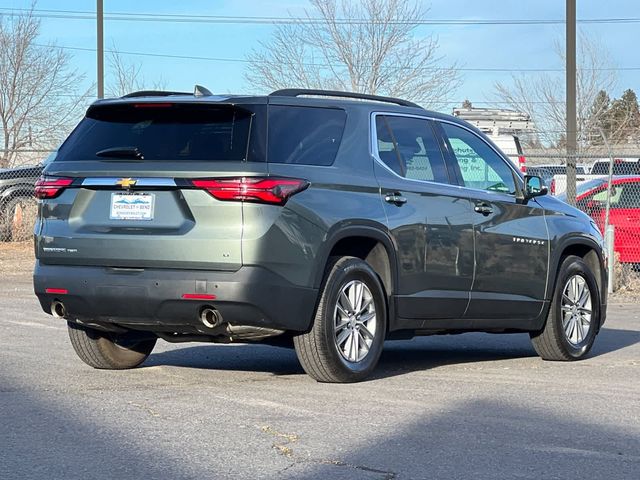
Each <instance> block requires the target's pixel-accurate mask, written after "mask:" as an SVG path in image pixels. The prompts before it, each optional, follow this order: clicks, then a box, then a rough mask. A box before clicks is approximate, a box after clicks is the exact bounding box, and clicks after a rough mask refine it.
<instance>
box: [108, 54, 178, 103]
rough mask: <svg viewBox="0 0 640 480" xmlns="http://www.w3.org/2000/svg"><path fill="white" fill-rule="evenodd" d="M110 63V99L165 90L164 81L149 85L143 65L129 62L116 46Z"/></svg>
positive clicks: (109, 59) (160, 80) (110, 56)
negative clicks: (139, 91) (149, 90)
mask: <svg viewBox="0 0 640 480" xmlns="http://www.w3.org/2000/svg"><path fill="white" fill-rule="evenodd" d="M108 61H109V67H110V70H111V72H110V76H111V78H110V79H109V83H108V86H107V95H108V96H110V97H121V96H123V95H126V94H127V93H131V92H135V91H137V90H145V89H152V90H162V89H163V88H165V82H164V80H162V79H159V80H158V81H156V82H153V83H151V84H149V83H148V82H147V81H146V80H145V78H144V76H143V75H142V64H140V63H133V62H127V61H126V60H125V59H124V58H123V57H122V54H121V53H120V51H119V50H118V49H117V48H116V46H115V44H113V45H112V48H111V50H110V51H109V58H108Z"/></svg>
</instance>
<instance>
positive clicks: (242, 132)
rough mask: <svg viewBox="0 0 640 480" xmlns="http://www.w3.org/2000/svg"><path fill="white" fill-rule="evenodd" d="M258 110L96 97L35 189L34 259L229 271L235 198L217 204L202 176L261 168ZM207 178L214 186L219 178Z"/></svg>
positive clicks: (236, 255) (235, 234) (250, 173)
mask: <svg viewBox="0 0 640 480" xmlns="http://www.w3.org/2000/svg"><path fill="white" fill-rule="evenodd" d="M265 110H266V105H246V106H245V105H242V106H238V105H232V104H225V103H218V102H211V101H209V102H202V103H198V102H195V101H182V102H180V101H172V100H171V99H169V100H165V99H131V100H128V101H122V100H120V101H106V102H102V103H98V104H95V105H94V106H92V107H91V108H90V109H89V110H88V112H87V116H86V117H85V118H84V119H83V120H82V122H81V123H80V124H79V125H78V126H77V127H76V129H75V130H74V131H73V132H72V134H71V135H70V136H69V138H68V139H67V140H66V141H65V143H64V144H63V145H62V146H61V147H60V149H59V152H58V155H57V157H56V159H55V161H53V162H52V163H51V164H50V165H49V166H48V167H47V168H46V170H45V177H43V178H42V179H41V180H40V182H39V184H40V186H39V187H38V188H37V190H36V194H37V195H38V196H39V197H40V198H42V199H43V201H42V203H41V208H40V218H39V221H38V224H37V225H36V251H37V256H38V258H39V259H40V261H41V262H43V263H47V264H63V265H94V266H108V267H133V268H146V267H153V268H193V269H207V270H237V269H238V268H239V267H240V266H241V265H242V252H241V239H242V228H243V222H242V202H237V201H231V202H230V201H225V198H224V195H215V194H214V193H212V192H213V190H212V188H211V187H212V184H211V182H206V181H205V182H202V179H212V178H217V179H220V178H223V179H227V180H229V185H235V186H236V187H237V184H238V182H243V181H244V180H241V179H243V178H246V177H249V178H250V177H254V176H261V175H265V174H266V173H267V166H266V162H265V154H264V146H265V141H264V137H265V134H266V124H265V123H266V115H264V111H265ZM199 180H200V181H199ZM214 183H215V182H214ZM216 185H217V187H216V188H217V189H218V191H219V192H220V191H224V190H225V185H227V184H226V183H224V182H223V185H222V186H221V185H220V184H219V182H218V184H216ZM214 186H215V185H214ZM216 197H218V198H216Z"/></svg>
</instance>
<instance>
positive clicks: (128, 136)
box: [56, 103, 264, 161]
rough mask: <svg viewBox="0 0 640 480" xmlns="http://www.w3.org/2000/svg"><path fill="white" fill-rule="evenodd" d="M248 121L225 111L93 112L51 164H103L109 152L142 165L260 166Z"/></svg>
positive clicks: (151, 107) (149, 107) (121, 108)
mask: <svg viewBox="0 0 640 480" xmlns="http://www.w3.org/2000/svg"><path fill="white" fill-rule="evenodd" d="M257 108H260V107H259V106H258V107H257ZM256 116H257V117H263V116H264V115H256ZM253 117H254V115H253V113H252V112H251V111H248V110H245V109H241V108H235V107H233V106H229V105H198V104H196V105H190V104H179V103H153V104H149V103H140V104H116V105H101V106H96V107H93V108H90V109H89V111H88V112H87V116H86V117H85V118H84V119H83V120H82V122H80V124H79V125H78V126H77V127H76V129H75V130H74V131H73V132H72V134H71V135H70V136H69V138H68V139H67V140H66V141H65V143H64V144H63V145H62V146H61V147H60V150H59V151H58V155H57V158H56V161H69V160H93V159H95V160H104V159H105V158H109V157H110V156H111V155H110V154H109V153H108V151H109V150H110V149H111V150H113V149H116V150H117V149H120V150H124V151H125V152H126V151H131V150H134V149H135V150H137V152H139V153H140V155H142V157H143V159H144V160H172V161H176V160H184V161H189V160H195V161H201V160H207V161H247V160H249V161H264V152H262V151H261V150H262V148H261V146H260V145H261V144H264V140H262V141H261V140H260V139H259V138H258V137H260V133H261V131H260V130H261V129H260V128H256V127H258V126H257V125H253V126H252V120H253ZM252 131H254V132H253V135H252V134H251V132H252ZM250 137H253V139H250ZM105 151H107V152H105ZM98 152H102V154H101V155H97V154H98ZM113 156H115V157H118V158H120V159H122V158H123V157H126V154H124V155H123V154H122V151H120V154H119V155H113Z"/></svg>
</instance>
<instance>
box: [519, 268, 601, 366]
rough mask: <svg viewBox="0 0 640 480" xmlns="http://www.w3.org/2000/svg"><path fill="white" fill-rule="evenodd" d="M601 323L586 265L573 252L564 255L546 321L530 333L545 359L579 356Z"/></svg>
mask: <svg viewBox="0 0 640 480" xmlns="http://www.w3.org/2000/svg"><path fill="white" fill-rule="evenodd" d="M599 325H600V292H599V290H598V284H597V283H596V278H595V276H594V274H593V272H592V271H591V270H590V269H589V266H588V265H587V264H586V263H585V262H584V261H583V260H582V259H581V258H580V257H576V256H569V257H567V258H565V259H564V261H563V262H562V265H560V269H559V271H558V278H557V280H556V289H555V292H554V296H553V300H552V302H551V308H550V310H549V316H548V317H547V322H546V324H545V326H544V329H542V330H541V331H540V332H536V333H532V334H531V341H532V343H533V347H534V348H535V350H536V352H538V355H540V357H542V358H543V359H545V360H564V361H567V360H578V359H580V358H582V357H584V356H585V355H586V354H587V353H588V352H589V350H591V347H592V346H593V342H594V341H595V338H596V335H597V333H598V328H599Z"/></svg>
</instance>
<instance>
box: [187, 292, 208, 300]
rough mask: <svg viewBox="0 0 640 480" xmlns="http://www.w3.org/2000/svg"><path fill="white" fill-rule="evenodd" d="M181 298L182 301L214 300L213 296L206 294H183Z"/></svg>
mask: <svg viewBox="0 0 640 480" xmlns="http://www.w3.org/2000/svg"><path fill="white" fill-rule="evenodd" d="M182 298H183V299H184V300H215V299H216V296H215V295H210V294H208V293H183V294H182Z"/></svg>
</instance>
